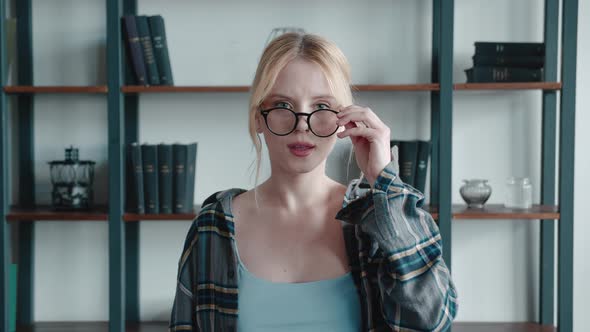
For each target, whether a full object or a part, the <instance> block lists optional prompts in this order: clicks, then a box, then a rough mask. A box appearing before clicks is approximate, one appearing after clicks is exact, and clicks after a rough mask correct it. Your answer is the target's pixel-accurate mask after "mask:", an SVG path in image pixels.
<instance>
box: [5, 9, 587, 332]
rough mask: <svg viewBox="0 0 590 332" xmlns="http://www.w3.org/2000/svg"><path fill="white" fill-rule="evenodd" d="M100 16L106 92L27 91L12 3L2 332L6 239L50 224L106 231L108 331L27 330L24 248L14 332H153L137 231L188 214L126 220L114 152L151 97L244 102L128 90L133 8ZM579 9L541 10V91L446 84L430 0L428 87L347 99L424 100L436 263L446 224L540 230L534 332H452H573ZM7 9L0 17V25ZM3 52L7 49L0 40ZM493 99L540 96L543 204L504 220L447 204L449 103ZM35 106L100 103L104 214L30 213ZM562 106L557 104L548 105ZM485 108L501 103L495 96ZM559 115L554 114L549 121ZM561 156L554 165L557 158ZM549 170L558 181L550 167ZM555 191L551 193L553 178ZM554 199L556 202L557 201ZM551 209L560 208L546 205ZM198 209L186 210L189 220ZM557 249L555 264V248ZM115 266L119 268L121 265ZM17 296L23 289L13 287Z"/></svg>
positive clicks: (442, 14) (464, 326) (21, 15)
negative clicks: (13, 68) (11, 182)
mask: <svg viewBox="0 0 590 332" xmlns="http://www.w3.org/2000/svg"><path fill="white" fill-rule="evenodd" d="M105 2H106V6H107V16H106V21H107V32H106V36H107V53H106V57H107V59H106V62H107V67H106V68H107V71H108V75H107V85H99V86H35V85H34V82H33V73H32V70H31V68H33V67H32V59H31V56H32V51H31V49H32V28H31V25H32V15H31V7H32V4H31V3H32V1H31V0H22V1H21V0H19V1H16V12H17V16H18V43H19V45H18V48H19V59H21V60H20V64H19V66H20V67H19V69H20V70H19V72H18V79H17V82H18V84H17V85H14V86H7V85H5V82H3V84H2V89H0V109H1V111H2V112H1V114H2V115H1V119H0V126H1V127H0V129H1V130H0V133H1V137H0V151H1V152H2V156H3V158H1V159H2V161H1V162H0V168H1V170H2V172H1V174H0V187H1V188H2V192H1V201H2V205H1V206H0V215H1V217H2V218H3V222H2V225H1V226H0V250H1V255H2V256H1V257H2V260H3V264H2V273H0V281H1V282H2V288H1V289H2V292H1V294H2V295H1V296H0V322H3V323H2V324H3V325H2V328H0V330H7V329H8V325H7V324H8V319H7V316H8V296H7V293H8V292H7V291H8V265H9V263H10V258H9V257H10V251H11V248H10V247H9V241H8V240H7V238H8V234H9V233H10V227H11V225H13V224H14V223H19V225H20V226H21V227H19V232H20V234H19V237H20V238H21V239H32V238H33V237H32V234H33V232H34V225H35V223H36V222H41V221H45V220H60V221H72V222H74V221H76V220H85V221H98V222H107V223H108V229H109V230H108V232H109V240H108V241H109V244H108V248H109V253H108V255H109V321H108V322H55V323H36V322H35V320H34V317H33V314H32V312H33V308H34V298H33V292H32V291H30V290H27V289H31V287H27V286H31V285H32V283H33V278H32V274H33V268H32V265H33V252H32V245H33V244H32V243H26V242H25V243H20V247H19V250H20V255H19V256H20V260H19V273H20V276H19V283H21V288H20V290H19V294H18V299H19V304H18V310H19V317H18V320H19V328H18V329H17V331H19V332H23V331H38V332H48V331H56V330H59V331H72V332H73V331H89V332H90V331H111V332H120V331H125V330H127V331H156V330H157V331H161V330H163V329H165V327H166V323H165V322H140V319H139V306H140V301H139V289H138V286H137V284H138V283H137V280H138V275H139V268H138V266H139V263H138V260H139V255H140V252H139V244H138V232H139V227H138V224H139V222H140V221H152V222H166V221H168V220H186V221H190V220H192V219H194V217H195V213H190V214H182V215H179V214H170V215H138V214H133V213H126V212H125V211H124V201H125V200H124V195H125V188H124V182H125V181H124V179H125V176H126V175H125V173H124V172H125V155H124V146H126V145H127V144H128V143H131V142H134V141H137V138H138V115H139V109H138V105H139V98H140V97H141V95H142V94H152V93H195V94H199V93H210V92H215V93H247V92H248V91H249V86H244V85H240V86H215V85H213V86H150V87H147V86H128V85H125V84H124V81H123V73H124V72H125V71H124V66H125V61H126V59H123V58H122V56H121V53H122V48H123V47H124V45H123V44H122V41H121V38H120V36H121V27H120V21H119V18H120V17H121V16H122V15H123V14H134V13H136V11H137V4H136V1H135V0H124V1H123V0H106V1H105ZM560 4H561V6H562V12H561V14H562V16H561V30H562V38H561V40H559V38H558V31H559V29H560V26H559V19H560V17H559V13H560V11H559V10H558V9H559V6H560ZM577 7H578V1H577V0H563V1H559V0H545V8H546V9H545V17H544V24H545V32H544V40H545V47H546V59H547V60H546V64H545V80H546V81H545V82H528V83H454V82H453V38H454V37H453V29H454V1H453V0H433V15H432V17H433V22H432V23H433V24H432V26H433V31H432V36H433V38H432V75H431V83H421V84H389V85H383V84H368V85H357V86H354V87H353V89H354V90H355V91H378V92H383V93H388V92H415V91H422V92H427V93H430V97H431V98H430V100H431V119H432V121H431V124H432V127H431V139H432V145H433V151H432V155H431V165H432V166H431V184H430V188H431V193H430V194H431V196H430V204H431V206H427V207H425V208H426V210H427V211H429V212H430V213H432V215H433V217H434V218H435V219H436V220H437V221H438V223H439V226H440V229H441V234H442V238H443V239H444V254H445V260H446V261H447V263H448V265H449V266H451V243H452V238H451V229H452V223H453V220H457V219H473V220H480V219H499V220H513V219H517V220H532V221H536V220H539V222H540V223H541V249H542V250H541V273H540V275H541V282H540V289H539V294H540V301H539V308H540V310H539V312H540V319H539V321H538V322H523V323H486V322H481V323H480V322H473V323H461V322H457V323H455V324H454V326H453V330H454V331H460V332H463V331H465V332H466V331H470V332H484V331H485V332H505V331H506V332H507V331H510V332H525V331H527V332H533V331H534V332H547V331H556V330H557V327H559V330H560V331H562V332H571V331H572V292H573V290H572V284H573V275H572V272H573V261H572V259H573V258H572V257H573V247H572V243H573V164H574V163H573V153H574V128H575V123H574V118H575V117H574V115H575V105H574V101H575V78H576V68H575V63H576V38H577ZM5 8H6V2H5V1H3V2H2V6H0V14H2V17H4V16H5ZM0 36H2V37H4V36H5V32H4V27H3V26H2V27H0ZM1 40H2V41H4V40H5V38H1ZM558 52H561V59H562V62H561V73H560V75H559V76H558V70H557V64H558V62H557V58H558ZM5 59H6V54H5V48H4V47H2V52H1V60H2V64H3V65H2V66H0V77H6V68H5V65H4V63H5V61H6V60H5ZM487 90H502V91H514V92H515V93H517V92H518V91H522V90H538V91H540V92H541V93H542V97H541V98H542V105H543V106H542V112H543V118H544V119H547V121H544V122H543V126H542V152H543V154H542V165H541V168H542V181H543V182H542V188H541V191H542V199H541V204H540V205H535V206H533V207H532V208H531V209H528V210H511V209H506V208H504V207H502V206H500V205H494V204H491V205H487V206H486V208H485V209H483V210H481V211H472V210H468V209H466V208H465V205H458V204H452V202H451V196H452V195H451V194H452V192H451V176H450V175H451V174H452V172H451V170H452V161H451V156H452V150H451V149H452V133H453V130H452V116H453V100H454V98H461V94H462V93H466V92H469V91H487ZM37 94H98V95H104V96H105V97H106V98H107V100H108V106H107V108H108V163H109V174H110V176H109V180H108V181H109V202H108V206H100V207H96V208H95V209H93V210H92V211H88V212H84V213H63V212H62V213H57V212H54V211H51V209H50V208H49V207H47V206H36V205H35V197H34V192H35V191H34V183H33V180H32V179H33V178H34V171H33V170H34V167H33V166H34V165H33V162H34V158H33V157H34V154H33V152H34V144H33V141H32V139H31V137H32V135H33V121H32V113H33V100H34V98H35V95H37ZM558 94H559V95H560V97H561V98H560V104H559V105H558V104H557V95H558ZM8 96H13V97H14V98H18V100H19V105H20V108H19V116H20V117H21V118H22V120H21V121H20V122H19V128H18V130H19V135H20V136H19V138H20V139H19V143H20V144H19V147H18V148H19V156H20V159H19V161H18V167H19V169H20V181H18V183H19V193H20V194H19V197H18V202H19V204H22V206H9V205H8V204H9V202H10V201H11V200H10V198H9V194H8V193H9V190H8V188H7V187H8V167H9V166H8V161H7V158H6V156H7V154H8V149H9V144H11V143H10V142H9V139H8V135H7V131H8V126H9V123H8V119H7V112H6V110H7V106H6V104H7V101H6V99H7V98H8ZM494 98H500V97H498V96H497V95H496V96H494ZM558 110H559V112H558ZM557 114H559V116H560V121H559V123H560V130H559V133H560V134H559V137H557V134H556V124H555V123H554V121H549V120H548V119H555V118H556V116H557ZM557 144H559V146H560V147H561V149H560V151H561V153H560V155H559V156H557V155H556V153H555V147H556V145H557ZM556 160H557V161H558V162H559V164H558V165H559V171H558V170H557V169H556V167H555V161H556ZM556 174H557V175H558V178H559V182H558V183H556V181H555V175H556ZM557 188H558V189H559V191H558V192H559V197H557V198H558V199H557V200H556V197H555V193H556V189H557ZM554 201H558V202H561V203H560V204H559V205H555V204H554ZM198 209H199V206H195V211H198ZM556 223H557V226H558V228H559V234H558V241H557V243H555V242H554V240H553V238H554V237H555V232H554V230H553V227H554V226H555V224H556ZM556 245H557V246H558V253H559V254H558V255H559V257H555V255H554V248H555V246H556ZM122 257H125V260H123V258H122ZM557 258H559V260H558V261H559V264H558V276H559V283H558V287H557V290H558V297H557V298H555V297H554V295H553V294H554V291H555V280H554V278H553V271H554V264H555V262H556V261H557ZM22 285H25V286H22ZM554 304H557V307H558V320H557V322H555V321H554V319H553V316H554Z"/></svg>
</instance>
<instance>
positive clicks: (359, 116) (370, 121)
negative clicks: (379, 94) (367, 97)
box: [337, 109, 384, 129]
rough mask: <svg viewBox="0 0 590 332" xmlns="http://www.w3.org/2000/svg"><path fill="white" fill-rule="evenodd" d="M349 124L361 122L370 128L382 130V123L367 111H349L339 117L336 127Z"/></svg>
mask: <svg viewBox="0 0 590 332" xmlns="http://www.w3.org/2000/svg"><path fill="white" fill-rule="evenodd" d="M349 122H362V123H364V124H365V125H367V126H368V127H371V128H376V129H378V128H382V127H383V126H384V123H383V122H382V121H381V119H379V117H377V115H376V114H375V113H373V112H372V111H370V110H367V109H361V110H350V111H348V112H347V113H345V114H342V115H341V116H340V119H338V122H337V123H338V125H340V126H342V125H344V124H346V123H349Z"/></svg>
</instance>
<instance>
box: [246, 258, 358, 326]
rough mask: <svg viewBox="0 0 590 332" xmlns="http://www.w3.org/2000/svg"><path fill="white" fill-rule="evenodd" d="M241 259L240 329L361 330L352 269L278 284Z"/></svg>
mask: <svg viewBox="0 0 590 332" xmlns="http://www.w3.org/2000/svg"><path fill="white" fill-rule="evenodd" d="M238 257H239V255H238ZM238 262H239V263H238V271H239V272H238V273H239V274H240V277H239V282H238V289H239V295H238V324H237V325H238V326H237V330H238V332H250V331H257V332H258V331H261V332H271V331H273V332H275V331H281V332H295V331H297V332H308V331H325V332H329V331H338V332H353V331H354V332H358V331H360V330H361V308H360V301H359V297H358V293H357V289H356V286H355V284H354V281H353V279H352V274H351V273H350V272H349V273H347V274H345V275H343V276H340V277H337V278H334V279H325V280H319V281H312V282H304V283H275V282H271V281H268V280H265V279H261V278H258V277H256V276H255V275H253V274H252V273H250V272H249V271H248V270H247V269H246V267H245V266H244V264H243V263H242V262H241V260H240V259H239V258H238Z"/></svg>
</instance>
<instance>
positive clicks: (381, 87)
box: [352, 83, 440, 91]
mask: <svg viewBox="0 0 590 332" xmlns="http://www.w3.org/2000/svg"><path fill="white" fill-rule="evenodd" d="M352 90H353V91H355V90H356V91H438V90H440V84H438V83H426V84H366V85H354V86H353V87H352Z"/></svg>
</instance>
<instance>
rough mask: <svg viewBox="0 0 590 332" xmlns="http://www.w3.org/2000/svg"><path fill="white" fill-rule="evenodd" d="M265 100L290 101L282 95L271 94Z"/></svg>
mask: <svg viewBox="0 0 590 332" xmlns="http://www.w3.org/2000/svg"><path fill="white" fill-rule="evenodd" d="M267 98H268V99H289V100H291V98H290V97H288V96H285V95H282V94H278V93H273V94H271V95H269V96H268V97H267Z"/></svg>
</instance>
